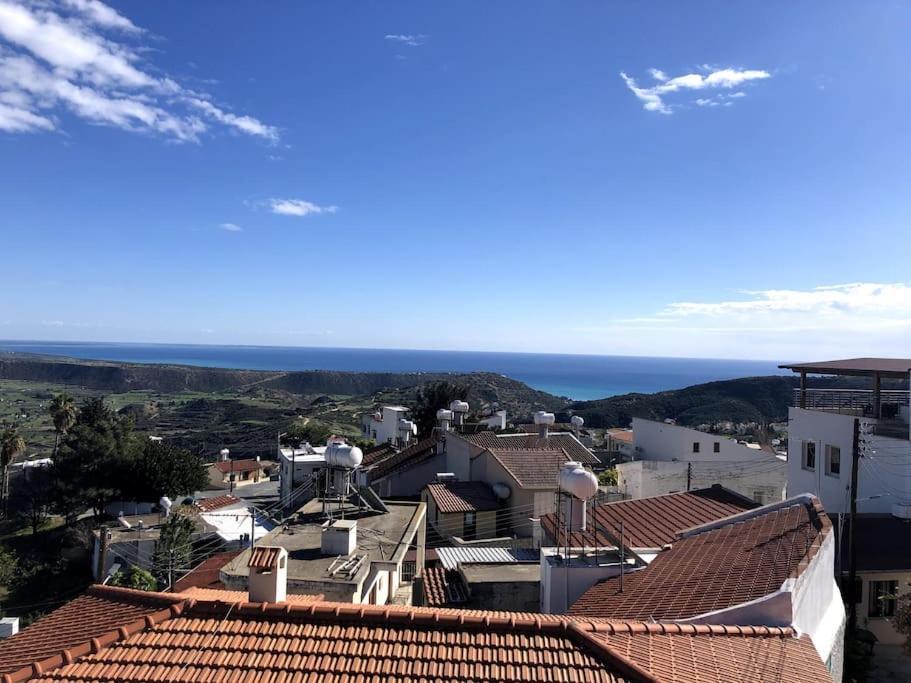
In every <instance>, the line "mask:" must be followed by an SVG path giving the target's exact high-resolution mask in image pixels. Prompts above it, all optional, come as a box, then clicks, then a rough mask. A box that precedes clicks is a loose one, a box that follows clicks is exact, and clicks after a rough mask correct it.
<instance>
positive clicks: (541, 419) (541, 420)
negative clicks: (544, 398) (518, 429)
mask: <svg viewBox="0 0 911 683" xmlns="http://www.w3.org/2000/svg"><path fill="white" fill-rule="evenodd" d="M554 422H556V418H555V417H554V414H553V413H548V412H547V411H546V410H539V411H538V412H536V413H535V424H536V425H552V424H553V423H554Z"/></svg>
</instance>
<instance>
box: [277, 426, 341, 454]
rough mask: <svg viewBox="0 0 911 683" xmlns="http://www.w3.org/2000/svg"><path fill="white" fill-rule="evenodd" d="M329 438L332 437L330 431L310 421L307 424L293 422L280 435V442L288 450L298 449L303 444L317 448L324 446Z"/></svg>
mask: <svg viewBox="0 0 911 683" xmlns="http://www.w3.org/2000/svg"><path fill="white" fill-rule="evenodd" d="M330 436H332V430H331V429H329V428H328V427H325V426H323V425H321V424H317V423H315V422H313V421H312V420H310V421H309V422H307V424H301V423H300V422H295V423H294V424H292V425H290V426H289V427H288V428H287V430H285V432H284V433H283V434H282V437H281V442H282V446H287V447H290V448H300V447H301V444H303V443H309V444H311V445H313V446H318V445H320V444H325V443H326V440H327V439H328V438H329V437H330Z"/></svg>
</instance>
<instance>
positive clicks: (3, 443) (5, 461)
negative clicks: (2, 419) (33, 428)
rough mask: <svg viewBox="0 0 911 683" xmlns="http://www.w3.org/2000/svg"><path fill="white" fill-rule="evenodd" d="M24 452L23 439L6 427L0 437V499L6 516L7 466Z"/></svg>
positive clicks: (14, 429) (7, 495) (7, 493)
mask: <svg viewBox="0 0 911 683" xmlns="http://www.w3.org/2000/svg"><path fill="white" fill-rule="evenodd" d="M24 451H25V439H23V438H22V435H21V434H19V430H18V429H16V428H15V427H7V428H6V429H4V430H3V434H2V435H0V476H2V478H3V481H2V482H0V485H2V491H0V498H2V503H3V512H4V514H6V509H7V499H8V498H9V466H10V464H11V463H12V462H13V458H15V457H16V456H17V455H19V454H20V453H23V452H24Z"/></svg>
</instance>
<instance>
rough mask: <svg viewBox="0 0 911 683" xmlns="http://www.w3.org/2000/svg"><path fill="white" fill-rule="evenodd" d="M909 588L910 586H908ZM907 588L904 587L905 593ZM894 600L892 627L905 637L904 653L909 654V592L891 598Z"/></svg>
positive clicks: (910, 635)
mask: <svg viewBox="0 0 911 683" xmlns="http://www.w3.org/2000/svg"><path fill="white" fill-rule="evenodd" d="M909 586H911V584H909ZM909 586H905V589H906V591H907V589H908V587H909ZM893 597H894V599H895V616H893V617H892V626H893V627H894V628H895V630H896V631H898V632H899V633H901V634H904V636H905V644H904V648H905V652H907V653H908V654H911V592H904V593H902V592H901V591H899V594H898V595H896V596H893Z"/></svg>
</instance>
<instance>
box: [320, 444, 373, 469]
mask: <svg viewBox="0 0 911 683" xmlns="http://www.w3.org/2000/svg"><path fill="white" fill-rule="evenodd" d="M363 459H364V453H363V451H361V449H360V448H358V447H357V446H349V445H348V444H346V443H333V444H330V445H329V446H327V447H326V464H327V465H329V466H331V467H344V468H346V469H351V470H353V469H354V468H355V467H358V466H359V465H360V464H361V462H362V461H363Z"/></svg>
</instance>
